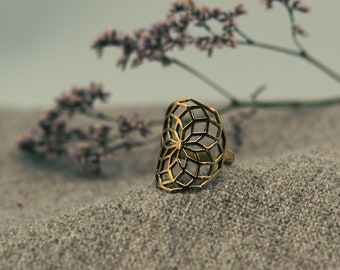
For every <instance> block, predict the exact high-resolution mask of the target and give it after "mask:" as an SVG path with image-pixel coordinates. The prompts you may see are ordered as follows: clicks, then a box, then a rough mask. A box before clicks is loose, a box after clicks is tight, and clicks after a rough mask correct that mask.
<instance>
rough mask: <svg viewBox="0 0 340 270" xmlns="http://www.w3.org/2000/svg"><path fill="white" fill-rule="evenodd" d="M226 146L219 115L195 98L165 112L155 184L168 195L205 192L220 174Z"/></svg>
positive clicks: (183, 101) (170, 107)
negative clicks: (183, 192) (180, 191)
mask: <svg viewBox="0 0 340 270" xmlns="http://www.w3.org/2000/svg"><path fill="white" fill-rule="evenodd" d="M225 146H226V137H225V131H224V128H223V124H222V122H221V119H220V116H219V114H218V112H217V111H216V110H215V109H213V108H211V107H208V106H206V105H204V104H202V103H200V102H198V101H196V100H194V99H192V98H184V99H180V100H177V101H175V102H174V103H172V104H171V105H170V106H169V107H168V110H167V112H166V115H165V120H164V126H163V133H162V141H161V150H160V154H159V158H158V164H157V169H156V183H157V185H158V187H159V188H161V189H164V190H166V191H170V192H171V191H178V190H183V189H187V188H202V187H203V186H204V185H206V184H207V183H208V182H209V181H211V180H212V179H213V178H214V177H215V176H216V175H217V174H218V173H219V172H220V170H221V168H222V166H223V158H224V152H225Z"/></svg>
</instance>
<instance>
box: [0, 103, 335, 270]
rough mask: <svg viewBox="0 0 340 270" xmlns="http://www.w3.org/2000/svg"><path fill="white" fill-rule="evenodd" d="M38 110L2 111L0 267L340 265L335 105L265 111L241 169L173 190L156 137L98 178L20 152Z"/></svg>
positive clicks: (251, 132)
mask: <svg viewBox="0 0 340 270" xmlns="http://www.w3.org/2000/svg"><path fill="white" fill-rule="evenodd" d="M162 113H163V109H156V108H154V109H152V110H151V109H148V110H146V109H145V114H147V115H161V114H162ZM38 115H39V113H38V112H33V111H28V112H19V111H15V110H10V109H0V134H1V140H2V143H1V145H0V187H1V188H0V269H244V268H246V269H265V268H270V269H294V268H300V269H301V268H303V269H336V268H338V269H339V268H340V264H339V261H340V251H339V250H340V236H339V231H340V224H339V223H340V222H339V216H340V213H339V212H340V211H339V210H340V209H339V202H340V200H339V198H340V139H339V138H340V120H339V119H340V107H339V106H333V107H328V108H319V109H305V110H271V111H259V112H258V114H257V115H256V117H255V118H254V119H253V120H252V122H251V123H250V124H249V126H248V128H247V134H246V136H245V146H244V148H243V151H242V153H240V154H239V155H238V156H237V160H236V162H235V163H234V165H232V166H231V167H227V168H224V169H223V171H222V173H221V174H220V175H219V176H218V178H216V179H215V180H214V181H213V182H211V183H210V184H209V185H207V186H206V188H205V189H203V190H201V191H192V192H185V193H175V194H168V193H166V192H164V191H161V190H159V189H157V188H155V186H154V171H155V166H156V159H157V154H158V143H156V144H154V145H151V146H149V147H148V148H146V149H143V151H142V150H141V149H139V150H135V151H134V152H127V153H126V152H122V153H121V154H120V156H119V157H117V158H116V160H114V161H113V162H112V164H109V165H108V166H107V168H106V173H105V174H104V175H103V176H101V177H98V178H95V179H93V178H85V177H83V176H82V175H81V174H80V173H79V172H78V171H77V170H75V169H72V168H71V167H70V166H68V165H67V164H65V163H58V164H55V163H53V162H46V161H43V160H39V159H32V158H30V157H28V156H26V155H23V154H22V153H19V152H18V151H17V150H16V148H15V138H16V137H17V135H18V134H21V133H23V132H25V131H26V130H27V129H28V128H29V127H30V126H31V125H32V124H33V123H34V122H35V119H36V118H37V116H38ZM154 132H155V134H157V132H158V133H160V129H159V128H158V129H155V131H154ZM231 147H232V146H231ZM18 200H23V201H24V207H18V206H17V201H18Z"/></svg>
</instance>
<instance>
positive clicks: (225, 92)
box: [169, 58, 238, 104]
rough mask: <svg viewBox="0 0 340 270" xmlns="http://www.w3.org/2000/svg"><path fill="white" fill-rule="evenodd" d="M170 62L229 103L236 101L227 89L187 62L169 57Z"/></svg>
mask: <svg viewBox="0 0 340 270" xmlns="http://www.w3.org/2000/svg"><path fill="white" fill-rule="evenodd" d="M169 60H170V61H171V63H173V64H175V65H177V66H179V67H181V68H182V69H184V70H186V71H187V72H189V73H191V74H192V75H194V76H195V77H197V78H198V79H200V80H201V81H203V82H204V83H206V84H207V85H209V86H210V87H211V88H213V89H215V90H216V91H217V92H218V93H220V94H221V95H223V96H225V97H226V98H227V99H229V100H230V101H231V103H233V104H234V103H235V104H237V103H238V100H237V98H236V97H234V96H233V95H232V94H231V93H230V92H229V91H228V90H226V89H225V88H223V87H222V86H220V85H218V84H217V83H215V82H213V81H212V80H211V79H209V78H208V77H207V76H205V75H204V74H203V73H201V72H199V71H197V70H196V69H194V68H193V67H191V66H189V65H188V64H185V63H183V62H182V61H180V60H178V59H176V58H169Z"/></svg>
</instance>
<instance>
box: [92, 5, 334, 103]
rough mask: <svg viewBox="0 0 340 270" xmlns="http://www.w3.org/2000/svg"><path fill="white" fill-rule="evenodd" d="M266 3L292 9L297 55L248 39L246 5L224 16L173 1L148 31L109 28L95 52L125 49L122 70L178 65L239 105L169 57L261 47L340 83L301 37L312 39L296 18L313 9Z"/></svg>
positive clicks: (221, 12)
mask: <svg viewBox="0 0 340 270" xmlns="http://www.w3.org/2000/svg"><path fill="white" fill-rule="evenodd" d="M261 2H262V3H263V4H265V5H266V6H267V8H272V7H273V3H274V2H278V3H280V4H282V5H283V6H284V7H285V8H286V9H287V11H288V13H289V17H290V20H291V29H292V38H293V41H294V43H295V45H296V46H297V48H298V50H292V49H290V48H285V47H281V46H277V45H273V44H268V43H264V42H258V41H255V40H254V39H253V38H250V37H249V35H247V34H245V33H244V32H243V31H242V30H241V29H240V27H239V26H238V24H237V23H236V19H237V18H238V17H239V16H240V15H244V14H246V13H247V10H246V8H245V7H244V5H242V4H239V5H237V6H236V7H235V8H234V9H233V10H231V11H225V10H223V9H221V8H210V7H208V6H198V5H196V4H195V3H194V1H193V0H178V1H175V2H173V3H172V5H171V7H170V9H169V11H168V13H167V15H166V18H165V19H164V20H163V21H161V22H158V23H156V24H154V25H152V26H151V27H150V28H148V29H141V30H138V31H135V32H134V33H133V34H131V35H127V34H122V33H120V32H119V31H117V30H116V29H108V30H106V31H104V32H103V33H102V34H100V35H99V36H98V37H97V38H96V39H95V41H94V42H93V44H92V48H93V49H94V50H95V51H96V52H97V53H98V55H102V52H103V50H104V49H105V48H106V47H109V46H115V47H121V48H122V52H123V54H122V56H121V57H120V58H119V60H118V62H117V65H118V66H120V67H121V68H123V69H125V68H126V66H127V64H128V63H130V64H131V66H132V67H137V66H140V65H141V64H142V63H143V62H144V60H145V59H147V60H150V61H158V62H161V63H162V64H163V66H169V65H170V64H175V65H177V66H179V67H181V68H183V69H184V70H186V71H187V72H189V73H191V74H192V75H194V76H196V77H197V78H199V79H200V80H202V81H203V82H204V83H206V84H208V85H209V86H210V87H212V88H213V89H214V90H216V91H217V92H219V93H220V94H222V95H224V96H225V97H226V98H227V99H229V100H230V101H231V102H232V103H233V104H234V105H237V104H238V100H237V98H236V97H235V96H234V95H233V94H231V91H229V90H227V89H225V88H224V87H222V86H220V85H218V84H216V83H215V82H213V81H212V80H210V79H209V78H207V77H206V76H205V75H204V74H202V73H201V72H199V71H197V70H195V69H194V68H193V67H191V66H189V65H188V64H186V63H183V62H182V61H180V60H178V59H176V58H173V57H170V56H169V54H168V52H169V51H171V50H172V49H174V48H178V49H180V50H181V49H184V48H185V47H187V46H190V45H195V47H196V48H198V49H199V50H201V51H204V52H207V54H208V55H209V56H211V55H212V53H213V50H214V49H216V48H225V47H231V48H235V47H236V46H237V45H241V46H252V47H258V48H263V49H267V50H272V51H276V52H280V53H284V54H287V55H292V56H295V57H299V58H302V59H304V60H306V61H308V62H309V63H310V64H311V65H313V66H315V67H316V68H318V69H319V70H320V71H322V72H324V73H325V74H327V75H328V76H330V77H331V78H333V79H334V80H336V81H337V82H338V83H340V75H339V74H337V73H336V72H335V71H333V70H332V69H330V68H329V67H327V66H326V65H324V64H323V63H321V62H320V61H319V60H317V59H315V58H314V57H312V56H311V55H310V54H309V53H307V51H306V49H305V48H304V47H303V46H302V44H301V42H300V41H299V40H298V38H297V36H298V35H300V36H307V35H308V34H307V32H306V31H305V30H304V29H303V28H302V27H301V26H300V25H298V24H296V23H295V13H296V12H300V13H308V12H310V10H311V8H310V6H309V5H307V4H304V3H302V2H301V1H300V0H262V1H261ZM211 21H216V22H218V23H219V24H220V25H221V31H220V32H219V33H215V32H214V31H213V30H212V28H211V27H210V26H209V23H210V22H211ZM192 27H199V28H201V29H204V30H206V33H207V34H208V35H206V34H202V35H198V36H195V35H192V34H191V33H190V30H191V28H192Z"/></svg>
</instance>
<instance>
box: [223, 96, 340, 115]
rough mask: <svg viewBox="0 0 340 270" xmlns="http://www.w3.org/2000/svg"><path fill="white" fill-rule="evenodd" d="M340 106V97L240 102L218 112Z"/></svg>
mask: <svg viewBox="0 0 340 270" xmlns="http://www.w3.org/2000/svg"><path fill="white" fill-rule="evenodd" d="M335 104H340V97H337V98H328V99H320V100H309V101H293V100H281V101H239V103H238V104H229V105H227V106H224V107H222V108H221V109H219V110H218V111H219V112H220V113H221V114H225V113H227V112H229V111H232V110H237V109H241V108H249V107H255V108H261V109H272V108H306V107H325V106H330V105H335Z"/></svg>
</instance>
